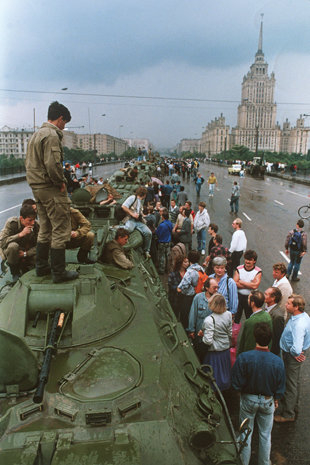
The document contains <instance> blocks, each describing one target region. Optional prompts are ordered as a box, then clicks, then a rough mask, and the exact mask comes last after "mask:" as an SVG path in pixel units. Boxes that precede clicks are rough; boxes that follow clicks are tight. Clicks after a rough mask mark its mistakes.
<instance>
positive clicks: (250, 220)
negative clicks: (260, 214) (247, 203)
mask: <svg viewBox="0 0 310 465" xmlns="http://www.w3.org/2000/svg"><path fill="white" fill-rule="evenodd" d="M242 215H244V216H245V217H246V218H247V219H248V220H249V221H252V220H251V218H250V217H249V216H248V215H247V214H246V213H244V212H242Z"/></svg>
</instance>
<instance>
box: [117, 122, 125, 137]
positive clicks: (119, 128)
mask: <svg viewBox="0 0 310 465" xmlns="http://www.w3.org/2000/svg"><path fill="white" fill-rule="evenodd" d="M123 127H124V126H123V124H120V125H119V127H118V135H119V138H121V128H123Z"/></svg>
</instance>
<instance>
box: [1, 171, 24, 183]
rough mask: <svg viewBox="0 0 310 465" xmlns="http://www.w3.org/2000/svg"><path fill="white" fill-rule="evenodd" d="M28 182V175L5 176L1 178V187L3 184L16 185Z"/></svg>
mask: <svg viewBox="0 0 310 465" xmlns="http://www.w3.org/2000/svg"><path fill="white" fill-rule="evenodd" d="M21 181H26V173H15V174H4V175H2V176H0V186H1V185H3V184H14V183H16V182H21Z"/></svg>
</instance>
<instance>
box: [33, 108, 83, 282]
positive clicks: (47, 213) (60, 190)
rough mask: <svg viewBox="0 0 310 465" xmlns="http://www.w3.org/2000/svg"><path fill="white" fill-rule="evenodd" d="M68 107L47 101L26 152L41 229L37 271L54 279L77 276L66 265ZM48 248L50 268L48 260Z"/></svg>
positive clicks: (68, 219) (68, 228)
mask: <svg viewBox="0 0 310 465" xmlns="http://www.w3.org/2000/svg"><path fill="white" fill-rule="evenodd" d="M70 120H71V115H70V112H69V110H68V109H67V108H66V107H65V106H64V105H61V104H60V103H58V102H53V103H51V104H50V106H49V109H48V122H47V123H43V125H42V127H41V128H40V129H39V131H37V132H36V133H35V134H34V135H33V136H32V137H31V139H30V141H29V143H28V147H27V155H26V173H27V181H28V184H29V185H30V187H31V189H32V192H33V195H34V198H35V200H36V203H37V209H38V215H39V220H40V232H39V236H38V244H37V251H36V272H37V275H38V276H45V275H48V274H49V273H50V271H51V272H52V278H53V281H54V282H55V283H57V282H62V281H68V280H71V279H75V278H77V277H78V273H77V272H76V271H66V269H65V248H66V243H67V242H69V241H70V238H71V221H70V200H69V198H68V194H67V187H66V180H65V177H64V173H63V166H62V165H63V150H62V144H61V141H62V138H63V133H62V130H63V129H64V127H65V125H66V123H68V122H69V121H70ZM49 250H50V252H51V269H50V267H49V263H48V257H49Z"/></svg>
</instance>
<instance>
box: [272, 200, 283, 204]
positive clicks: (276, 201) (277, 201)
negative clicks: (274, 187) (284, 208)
mask: <svg viewBox="0 0 310 465" xmlns="http://www.w3.org/2000/svg"><path fill="white" fill-rule="evenodd" d="M274 202H275V203H278V204H279V205H284V203H282V202H279V200H274Z"/></svg>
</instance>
